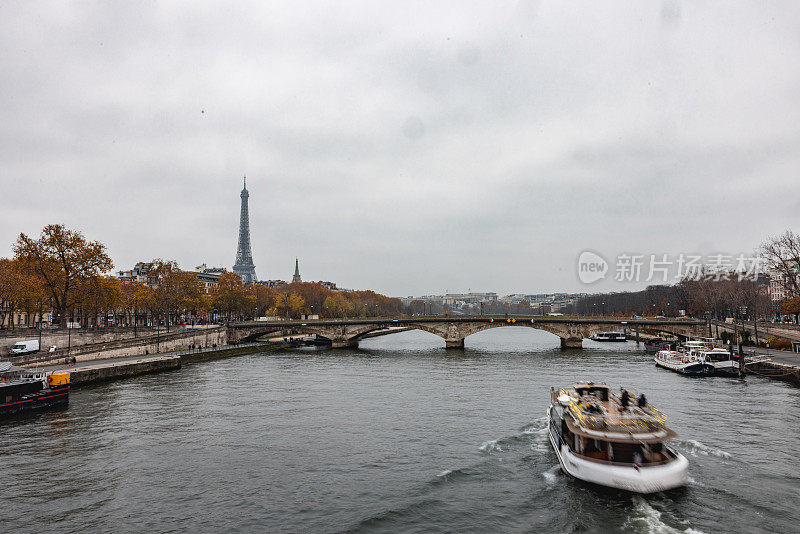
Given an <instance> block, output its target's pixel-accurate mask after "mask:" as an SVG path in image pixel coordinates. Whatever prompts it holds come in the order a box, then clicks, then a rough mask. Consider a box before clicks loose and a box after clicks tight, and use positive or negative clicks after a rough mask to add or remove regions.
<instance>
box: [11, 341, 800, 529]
mask: <svg viewBox="0 0 800 534" xmlns="http://www.w3.org/2000/svg"><path fill="white" fill-rule="evenodd" d="M584 345H585V347H586V349H584V350H583V351H566V352H562V351H561V350H560V349H559V348H558V338H556V337H555V336H553V335H551V334H548V333H546V332H540V331H535V330H529V329H522V328H502V329H495V330H492V331H487V332H483V333H480V334H476V335H474V336H471V337H469V338H467V348H466V349H465V350H464V351H463V352H459V351H445V350H444V348H443V346H444V342H443V341H442V340H441V339H439V338H437V337H435V336H433V335H431V334H427V333H424V332H405V333H401V334H395V335H391V336H386V337H381V338H374V339H369V340H365V341H363V342H362V344H361V349H360V350H357V351H330V350H311V349H308V350H306V349H298V350H295V351H289V352H282V353H274V352H273V353H268V354H267V353H265V354H254V355H250V356H241V357H236V358H230V359H226V360H219V361H214V362H206V363H198V364H193V365H187V366H185V367H184V368H183V369H181V370H180V371H174V372H169V373H163V374H158V375H150V376H144V377H140V378H135V379H130V380H125V381H120V382H113V383H108V384H103V385H99V386H96V387H89V388H84V389H79V390H75V391H74V392H73V393H72V396H71V401H70V406H69V408H67V409H64V410H61V411H56V412H49V413H45V414H42V415H38V416H35V417H31V418H27V419H25V420H20V421H14V422H12V423H9V424H4V425H2V426H0V485H2V493H1V494H0V495H2V497H1V499H0V531H2V532H9V533H11V532H14V533H16V532H58V533H65V532H342V531H348V532H431V531H441V532H491V531H510V532H606V531H625V532H707V533H710V532H731V531H736V532H789V531H794V532H797V529H798V525H800V506H798V502H800V472H799V471H798V467H799V466H800V461H798V452H800V432H798V428H800V424H799V423H800V389H798V388H795V387H793V386H790V385H787V384H784V383H781V382H778V381H770V380H767V379H764V378H760V377H757V376H749V377H748V378H747V379H746V380H745V381H740V380H738V379H728V378H695V379H692V378H686V377H683V376H680V375H677V374H673V373H670V372H668V371H665V370H662V369H658V368H656V367H655V366H654V365H653V363H652V359H651V357H649V356H646V355H645V354H644V353H643V352H642V351H641V350H639V349H637V348H636V345H635V344H634V343H626V344H605V345H603V344H599V343H594V342H591V341H585V342H584ZM578 379H594V380H597V381H600V380H604V381H606V382H608V383H609V384H611V385H613V386H615V387H616V386H619V385H625V386H628V387H631V388H634V389H636V390H639V391H644V392H646V393H647V396H648V398H649V400H650V401H651V402H652V403H653V404H655V405H656V406H658V407H660V408H661V409H663V410H664V411H665V412H666V413H667V416H668V420H669V423H670V426H671V427H673V428H674V429H675V430H676V431H677V432H678V433H679V435H680V437H679V439H677V440H676V441H675V442H674V446H675V447H676V448H677V449H679V450H680V451H682V452H683V453H684V454H685V455H686V456H687V458H688V459H689V461H690V475H691V483H690V484H689V485H688V487H686V488H682V489H678V490H673V491H670V492H667V493H661V494H656V495H651V496H644V497H641V496H634V495H630V494H626V493H622V492H615V491H610V490H609V491H604V490H602V489H598V488H597V487H593V486H589V485H586V484H584V483H582V482H579V481H576V480H573V479H570V478H569V477H567V476H566V475H564V474H562V473H561V472H560V471H559V469H558V467H557V465H558V462H557V459H556V456H555V454H554V453H553V452H552V450H551V448H550V445H549V442H548V441H547V434H546V422H545V418H544V413H545V409H546V407H547V404H548V399H549V389H550V386H562V385H570V384H571V383H572V382H574V381H576V380H578Z"/></svg>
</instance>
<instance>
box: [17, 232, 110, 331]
mask: <svg viewBox="0 0 800 534" xmlns="http://www.w3.org/2000/svg"><path fill="white" fill-rule="evenodd" d="M14 253H15V255H16V256H15V259H16V260H17V261H18V262H19V265H20V267H21V268H22V269H23V270H24V271H25V272H27V273H29V274H30V275H32V276H33V277H35V279H36V282H37V283H38V284H39V285H40V286H41V287H42V288H44V290H45V292H46V294H47V296H48V297H49V300H50V305H51V306H52V308H53V311H54V314H55V316H56V317H57V318H58V320H59V321H60V323H61V325H62V326H66V323H67V312H68V311H71V310H73V309H74V308H76V307H78V306H79V305H80V304H81V299H82V298H83V297H84V295H82V294H81V291H80V288H81V286H84V285H85V284H86V283H87V282H88V281H89V280H91V279H93V278H98V277H100V275H101V274H102V273H104V272H107V271H110V270H111V269H112V268H113V266H114V265H113V263H112V262H111V258H110V257H109V256H108V254H107V252H106V247H105V245H103V244H102V243H100V242H99V241H87V240H86V238H85V237H84V236H83V234H81V233H80V232H77V231H75V230H68V229H66V228H65V227H64V226H63V225H60V224H50V225H47V226H45V227H44V229H43V230H42V233H41V235H40V236H39V238H38V239H34V238H32V237H28V236H27V235H25V234H20V235H19V237H18V238H17V243H16V245H15V246H14Z"/></svg>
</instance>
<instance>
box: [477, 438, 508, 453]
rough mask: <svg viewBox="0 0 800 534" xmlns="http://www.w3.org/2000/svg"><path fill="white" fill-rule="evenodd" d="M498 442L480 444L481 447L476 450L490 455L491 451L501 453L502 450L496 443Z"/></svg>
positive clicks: (494, 440) (491, 441)
mask: <svg viewBox="0 0 800 534" xmlns="http://www.w3.org/2000/svg"><path fill="white" fill-rule="evenodd" d="M498 441H499V440H496V439H493V440H490V441H484V442H483V443H481V446H480V447H478V450H479V451H481V452H485V453H490V452H493V451H498V452H503V448H502V447H501V446H500V445H499V444H498V443H497V442H498Z"/></svg>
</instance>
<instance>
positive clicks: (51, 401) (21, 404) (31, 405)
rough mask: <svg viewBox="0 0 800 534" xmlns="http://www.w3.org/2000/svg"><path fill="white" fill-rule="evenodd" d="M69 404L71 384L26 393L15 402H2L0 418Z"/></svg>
mask: <svg viewBox="0 0 800 534" xmlns="http://www.w3.org/2000/svg"><path fill="white" fill-rule="evenodd" d="M67 404H69V386H65V387H57V388H52V389H45V390H43V391H38V392H36V393H32V394H28V395H24V396H23V397H22V398H20V399H18V400H16V401H13V402H4V403H2V404H0V419H2V418H6V417H10V416H13V415H17V414H21V413H25V412H33V411H39V410H44V409H47V408H52V407H55V406H66V405H67Z"/></svg>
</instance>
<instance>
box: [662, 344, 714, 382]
mask: <svg viewBox="0 0 800 534" xmlns="http://www.w3.org/2000/svg"><path fill="white" fill-rule="evenodd" d="M703 352H704V351H702V350H700V351H695V350H689V351H677V350H660V351H658V352H656V356H655V358H654V360H655V362H656V365H657V366H659V367H663V368H664V369H669V370H670V371H675V372H676V373H680V374H682V375H693V376H711V375H713V374H714V371H715V369H714V366H713V365H712V364H711V363H709V362H708V361H706V359H705V356H704V355H703Z"/></svg>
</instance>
